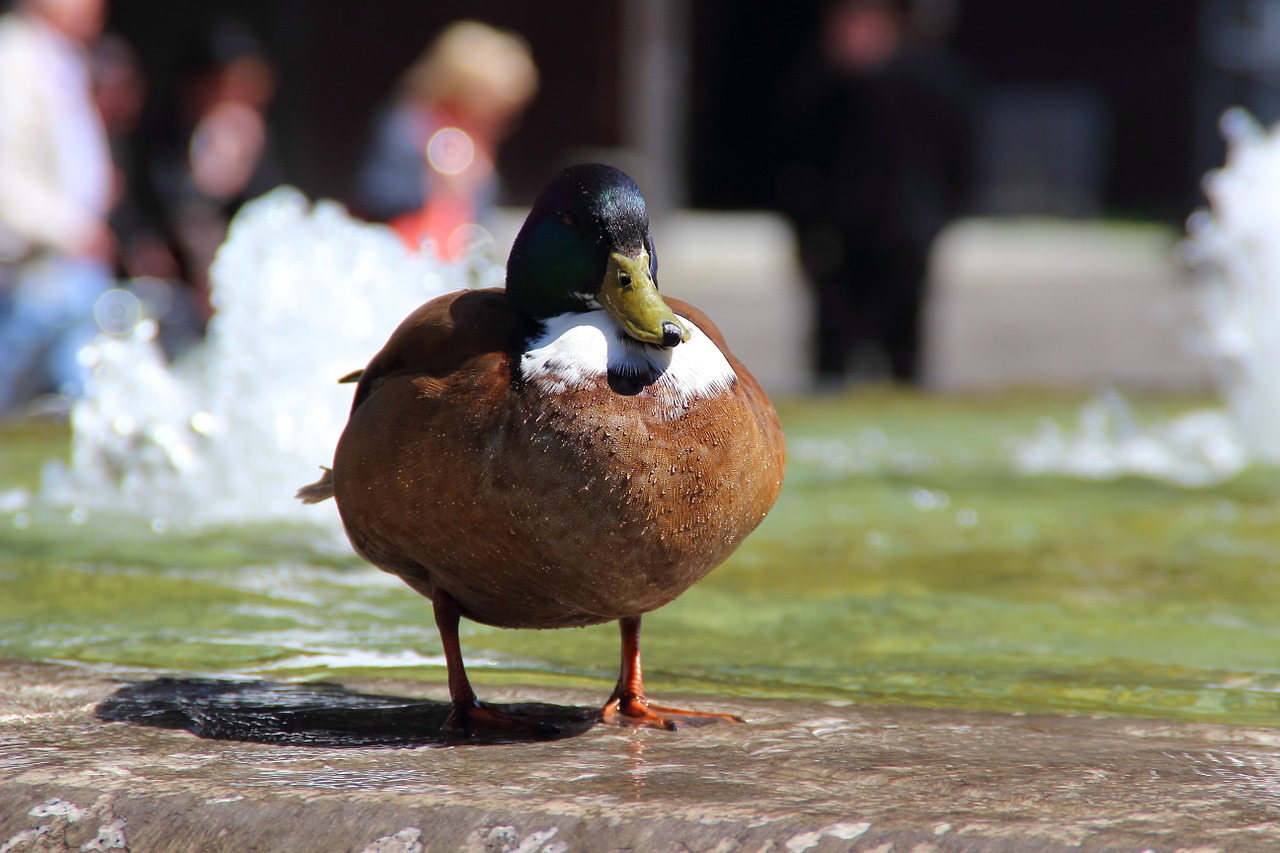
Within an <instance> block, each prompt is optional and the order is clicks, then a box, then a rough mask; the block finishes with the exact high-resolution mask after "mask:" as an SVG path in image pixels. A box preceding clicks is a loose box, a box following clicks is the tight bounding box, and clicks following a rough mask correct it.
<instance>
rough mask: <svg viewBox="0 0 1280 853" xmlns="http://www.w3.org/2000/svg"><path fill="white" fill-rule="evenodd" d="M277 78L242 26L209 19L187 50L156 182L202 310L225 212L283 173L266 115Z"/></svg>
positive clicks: (230, 213)
mask: <svg viewBox="0 0 1280 853" xmlns="http://www.w3.org/2000/svg"><path fill="white" fill-rule="evenodd" d="M276 83H277V81H276V72H275V67H274V65H273V63H272V62H271V60H270V59H269V58H268V56H267V54H266V51H265V50H264V49H263V47H262V45H261V43H260V42H259V41H258V39H257V37H256V36H255V35H254V34H253V33H252V32H251V31H250V30H249V29H248V27H247V26H245V25H244V24H242V23H241V22H240V21H238V20H234V19H225V20H221V21H218V22H216V23H215V24H214V26H213V27H212V29H211V30H210V31H209V32H208V33H207V34H205V36H203V37H202V38H201V40H200V43H199V44H198V45H197V47H196V48H195V49H193V50H191V51H190V52H189V54H188V63H187V68H186V70H185V71H184V72H183V74H182V80H181V81H180V94H179V105H178V115H177V117H176V126H175V127H174V128H173V129H172V136H171V138H170V139H169V140H168V142H167V144H162V145H161V148H162V150H161V151H160V152H159V153H158V154H157V157H156V160H157V163H156V166H155V186H156V189H157V192H158V194H159V195H160V199H161V203H162V204H163V206H164V209H165V213H166V217H167V219H168V221H169V223H170V226H171V227H172V229H173V231H174V234H175V236H176V239H177V242H178V245H179V249H180V253H181V255H182V257H181V261H182V264H183V266H184V267H185V269H186V275H187V278H188V280H189V281H190V282H191V284H192V286H193V287H194V288H195V289H196V291H197V292H198V299H199V302H200V305H201V306H202V310H203V312H204V314H205V316H206V318H207V316H208V313H209V311H210V310H211V309H210V307H209V304H208V293H209V265H210V264H211V263H212V262H213V257H214V255H215V253H216V252H217V250H218V247H219V246H220V245H222V242H223V240H225V239H226V236H227V226H228V225H229V224H230V222H231V218H232V217H233V216H234V215H235V213H236V211H237V210H239V209H240V207H241V205H243V204H244V203H245V202H246V201H248V200H249V199H252V198H254V197H256V196H259V195H261V194H263V193H265V192H267V191H268V190H270V189H273V188H274V187H276V186H277V185H279V184H280V183H281V181H282V180H283V177H282V170H281V169H280V166H279V160H278V158H277V157H276V154H275V150H274V147H273V142H272V138H271V133H270V124H269V122H268V117H267V110H268V108H269V107H270V106H271V103H272V101H273V100H274V98H275V93H276Z"/></svg>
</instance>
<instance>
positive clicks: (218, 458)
mask: <svg viewBox="0 0 1280 853" xmlns="http://www.w3.org/2000/svg"><path fill="white" fill-rule="evenodd" d="M475 257H480V256H475ZM495 272H496V274H498V275H500V274H501V269H500V268H497V267H496V266H495V265H493V264H492V263H490V262H487V261H484V260H470V261H468V262H466V263H462V264H453V265H443V264H441V262H439V261H438V260H435V259H434V258H433V257H432V256H431V255H429V254H422V255H417V254H411V253H409V252H407V251H406V250H405V248H404V247H403V246H402V244H401V243H400V241H399V240H398V238H397V237H396V236H395V235H394V234H393V233H392V232H391V231H389V230H388V229H386V228H383V227H381V226H373V225H367V224H364V223H360V222H358V221H356V220H354V219H352V218H350V217H349V216H348V215H347V214H346V213H345V211H344V210H343V209H342V207H341V206H340V205H338V204H336V203H334V202H319V203H317V204H316V205H315V206H314V207H312V206H311V205H310V204H309V202H308V201H307V199H306V198H305V197H304V196H303V195H302V194H301V193H299V192H298V191H297V190H294V189H292V188H288V187H282V188H280V189H277V190H275V191H273V192H271V193H269V194H268V195H266V196H263V197H262V198H260V199H258V200H256V201H254V202H252V203H250V204H248V205H246V206H245V208H244V209H243V210H242V211H241V212H240V214H239V215H238V216H237V217H236V219H235V220H234V222H233V223H232V225H231V229H230V232H229V235H228V239H227V242H226V243H225V244H224V245H223V247H222V248H221V249H220V250H219V252H218V255H217V258H216V260H215V262H214V264H213V267H212V269H211V278H212V283H213V284H212V287H213V294H212V301H213V304H214V307H215V309H216V313H215V315H214V317H213V319H212V320H211V322H210V324H209V330H208V335H207V338H206V340H205V342H204V343H203V344H202V345H201V346H199V347H197V348H195V349H194V350H192V351H191V352H189V353H188V354H186V355H185V356H183V357H182V358H181V359H179V360H178V361H177V362H175V363H174V364H173V366H172V367H170V366H169V365H168V364H167V363H166V362H165V359H164V357H163V355H162V354H161V351H160V349H159V347H158V345H157V343H156V341H155V339H154V338H155V324H154V323H153V322H151V321H144V322H141V323H139V324H138V325H137V326H136V327H134V328H133V330H132V331H131V332H130V333H128V334H126V335H120V336H112V335H104V336H102V337H101V338H100V339H99V340H98V341H97V342H95V344H94V345H93V346H92V347H90V348H89V349H87V350H86V351H85V352H84V353H83V357H85V358H88V359H90V361H91V363H92V364H93V365H94V371H93V379H92V382H91V385H90V388H89V393H88V395H87V396H86V397H85V399H83V400H81V401H79V402H78V403H77V404H76V406H75V408H74V409H73V411H72V416H71V417H72V428H73V433H74V436H73V444H72V457H71V466H70V468H64V467H62V466H59V465H52V466H51V467H50V468H48V469H47V470H46V473H45V477H44V484H43V487H42V491H41V494H40V496H39V501H40V502H42V503H49V504H52V505H56V506H71V507H77V508H81V509H83V510H109V511H113V512H116V511H118V512H125V513H130V514H135V515H137V514H140V515H143V516H144V517H149V518H151V519H152V525H153V527H157V529H159V528H162V527H167V526H168V525H170V524H173V525H178V526H200V525H204V524H210V523H226V522H245V521H264V520H265V521H271V520H281V519H297V520H310V521H318V520H321V519H323V520H327V521H333V520H334V519H335V515H334V514H333V513H332V512H328V513H325V512H320V513H317V512H316V510H315V508H314V507H312V508H305V507H303V506H301V505H300V504H298V503H297V501H295V500H294V498H293V493H294V491H295V490H296V489H297V487H298V486H300V485H303V484H305V483H308V482H311V481H312V480H315V479H316V477H317V476H318V475H319V467H318V466H320V465H324V464H328V462H329V461H330V460H331V459H332V457H333V448H334V445H335V444H336V442H337V438H338V435H339V434H340V433H341V430H342V427H343V425H344V424H345V422H346V416H347V412H348V410H349V409H350V406H351V394H352V386H350V385H339V384H338V382H337V380H338V378H339V377H341V376H343V375H345V374H347V373H350V372H351V371H352V370H355V369H357V368H361V367H363V366H364V365H365V364H366V363H367V362H368V360H369V359H370V357H371V356H372V355H373V354H374V353H376V352H377V351H378V349H379V348H380V347H381V346H382V344H383V343H384V342H385V340H386V338H387V336H388V335H389V334H390V333H391V331H392V330H393V329H394V328H395V327H396V325H397V324H398V323H399V322H400V320H401V319H403V318H404V316H405V315H406V314H408V313H409V312H410V311H411V310H413V309H414V308H416V307H417V306H418V305H420V304H421V303H423V302H424V301H426V300H427V299H429V298H431V297H433V296H436V295H439V294H440V293H444V292H446V291H448V290H453V289H457V288H460V287H464V286H469V285H476V284H489V283H492V281H493V277H494V275H495Z"/></svg>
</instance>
